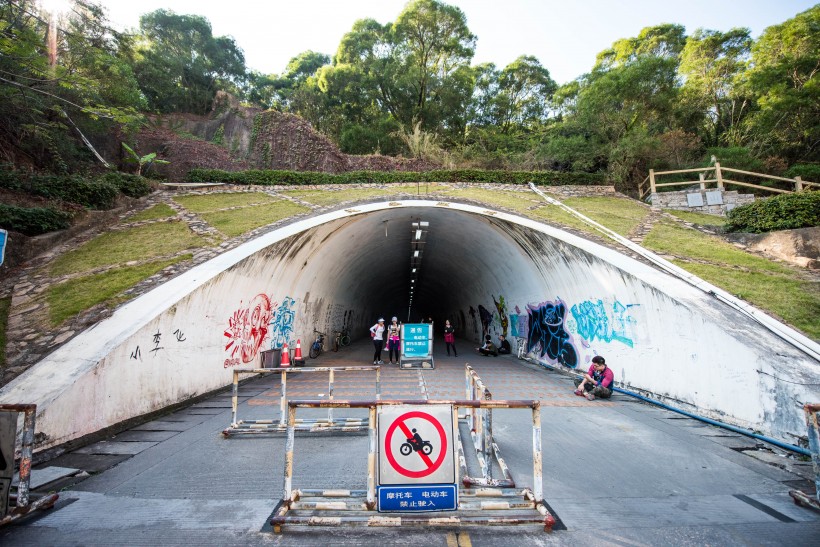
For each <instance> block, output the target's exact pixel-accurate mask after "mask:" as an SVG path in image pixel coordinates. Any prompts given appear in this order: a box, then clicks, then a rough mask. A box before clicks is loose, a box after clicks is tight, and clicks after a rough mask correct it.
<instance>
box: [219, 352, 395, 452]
mask: <svg viewBox="0 0 820 547" xmlns="http://www.w3.org/2000/svg"><path fill="white" fill-rule="evenodd" d="M353 371H376V385H375V387H376V400H379V399H381V367H379V366H375V365H368V366H361V367H315V368H301V367H300V368H253V369H245V368H240V369H234V371H233V385H232V397H231V425H229V426H228V427H227V428H225V429H224V430H223V431H222V434H223V435H225V436H226V437H230V436H233V435H259V434H262V433H281V432H284V431H285V430H286V429H287V423H286V422H285V416H286V415H287V391H288V387H287V385H288V374H291V373H298V374H310V373H318V372H327V373H328V385H327V393H328V399H329V400H331V401H332V400H333V389H334V386H335V375H336V373H338V372H353ZM274 373H276V374H281V382H280V384H281V396H280V399H279V410H280V412H279V421H278V422H277V421H276V420H273V419H270V420H238V419H237V410H238V407H239V376H240V375H242V374H274ZM366 427H367V424H366V419H365V418H334V417H333V409H332V408H328V411H327V419H324V418H319V419H300V420H299V422H298V423H297V429H298V430H299V431H308V432H318V431H322V432H327V431H351V432H352V431H363V430H364V429H366Z"/></svg>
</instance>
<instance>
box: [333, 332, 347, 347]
mask: <svg viewBox="0 0 820 547" xmlns="http://www.w3.org/2000/svg"><path fill="white" fill-rule="evenodd" d="M349 345H350V336H348V334H347V332H346V331H341V330H337V331H336V335H335V336H334V338H333V351H339V348H340V347H344V346H349Z"/></svg>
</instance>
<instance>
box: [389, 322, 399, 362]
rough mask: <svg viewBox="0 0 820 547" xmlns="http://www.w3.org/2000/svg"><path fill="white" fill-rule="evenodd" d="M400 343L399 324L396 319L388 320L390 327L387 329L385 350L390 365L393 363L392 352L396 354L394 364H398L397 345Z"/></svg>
mask: <svg viewBox="0 0 820 547" xmlns="http://www.w3.org/2000/svg"><path fill="white" fill-rule="evenodd" d="M400 343H401V324H400V323H399V318H398V317H393V319H391V320H390V325H388V327H387V350H388V354H387V355H388V359H389V360H390V364H391V365H392V364H394V363H393V352H395V353H396V363H395V364H397V365H398V364H399V344H400Z"/></svg>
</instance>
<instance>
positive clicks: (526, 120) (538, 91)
mask: <svg viewBox="0 0 820 547" xmlns="http://www.w3.org/2000/svg"><path fill="white" fill-rule="evenodd" d="M557 88H558V85H557V84H556V83H555V81H553V79H552V78H551V77H550V73H549V71H548V70H547V69H546V68H544V67H543V66H541V63H540V62H539V61H538V59H536V58H535V57H532V56H526V55H522V56H521V57H519V58H518V59H516V60H515V61H513V62H512V63H510V64H509V65H507V66H506V67H504V70H502V71H501V73H500V74H499V75H498V95H497V96H496V98H495V101H494V105H493V106H494V108H493V110H494V111H495V123H496V124H497V125H498V126H499V127H500V128H501V131H502V132H504V133H509V132H510V131H511V130H512V129H513V128H532V127H533V126H534V125H537V124H539V123H542V122H544V121H546V118H547V114H548V111H549V104H550V99H551V98H552V94H553V93H555V90H556V89H557Z"/></svg>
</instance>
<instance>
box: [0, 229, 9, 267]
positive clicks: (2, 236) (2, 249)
mask: <svg viewBox="0 0 820 547" xmlns="http://www.w3.org/2000/svg"><path fill="white" fill-rule="evenodd" d="M8 237H9V233H8V232H7V231H5V230H3V229H0V265H2V264H3V261H5V259H6V240H7V239H8Z"/></svg>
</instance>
